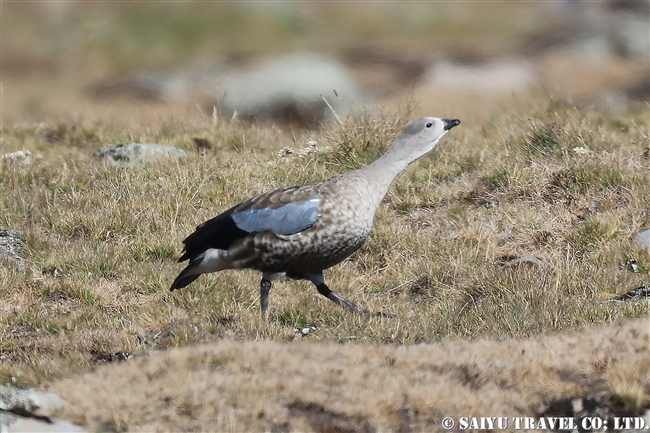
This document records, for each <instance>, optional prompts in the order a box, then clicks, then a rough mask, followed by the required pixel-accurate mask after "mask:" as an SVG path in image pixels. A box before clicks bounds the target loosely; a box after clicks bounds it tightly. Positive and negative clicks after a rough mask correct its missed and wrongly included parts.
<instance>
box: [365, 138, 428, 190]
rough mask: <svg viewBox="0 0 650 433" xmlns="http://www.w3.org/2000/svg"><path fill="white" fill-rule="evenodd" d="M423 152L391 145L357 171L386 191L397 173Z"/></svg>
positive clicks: (375, 185) (374, 185) (376, 186)
mask: <svg viewBox="0 0 650 433" xmlns="http://www.w3.org/2000/svg"><path fill="white" fill-rule="evenodd" d="M424 153H426V152H423V153H422V154H419V153H413V151H412V150H410V149H407V148H404V147H399V146H393V147H391V148H390V149H388V151H387V152H386V153H385V154H384V155H383V156H381V157H380V158H379V159H377V160H376V161H374V162H373V163H371V164H369V165H368V166H366V167H364V168H361V169H359V172H360V173H363V176H365V177H366V178H367V179H368V181H369V182H371V183H372V185H373V187H375V188H379V189H381V190H382V191H383V192H384V193H386V191H388V188H389V187H390V184H391V183H392V182H393V180H395V178H396V177H397V175H398V174H400V173H401V172H402V171H403V170H404V169H405V168H406V167H408V166H409V165H410V164H411V163H412V162H413V161H415V160H417V159H418V158H420V157H421V156H422V155H423V154H424Z"/></svg>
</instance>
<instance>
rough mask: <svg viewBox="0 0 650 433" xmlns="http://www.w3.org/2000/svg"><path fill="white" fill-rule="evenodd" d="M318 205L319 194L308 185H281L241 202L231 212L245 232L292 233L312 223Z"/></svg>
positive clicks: (316, 216)
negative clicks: (280, 187)
mask: <svg viewBox="0 0 650 433" xmlns="http://www.w3.org/2000/svg"><path fill="white" fill-rule="evenodd" d="M319 204H320V197H318V196H317V195H315V194H314V193H313V190H312V188H304V187H303V188H301V187H289V188H283V189H279V190H277V191H273V192H270V193H267V194H262V195H259V196H257V197H255V198H253V199H251V200H248V201H247V202H245V203H242V204H241V205H239V206H238V207H237V208H236V209H235V211H234V212H233V213H232V219H233V220H234V221H235V224H236V225H237V227H239V228H240V229H242V230H245V231H247V232H249V233H252V232H264V231H270V232H273V233H275V234H278V235H293V234H296V233H300V232H301V231H303V230H305V229H307V228H309V227H311V226H312V225H314V223H315V222H316V220H317V219H318V205H319Z"/></svg>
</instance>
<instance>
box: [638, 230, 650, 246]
mask: <svg viewBox="0 0 650 433" xmlns="http://www.w3.org/2000/svg"><path fill="white" fill-rule="evenodd" d="M636 242H637V244H639V246H640V247H641V248H645V249H646V250H650V229H647V230H644V231H642V232H641V233H639V234H638V235H637V237H636Z"/></svg>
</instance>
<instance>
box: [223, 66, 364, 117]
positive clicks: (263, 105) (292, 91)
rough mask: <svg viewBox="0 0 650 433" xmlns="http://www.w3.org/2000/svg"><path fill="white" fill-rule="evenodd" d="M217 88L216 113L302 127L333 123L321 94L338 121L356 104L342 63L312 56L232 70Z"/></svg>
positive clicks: (357, 99)
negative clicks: (244, 69)
mask: <svg viewBox="0 0 650 433" xmlns="http://www.w3.org/2000/svg"><path fill="white" fill-rule="evenodd" d="M218 89H219V94H218V95H217V97H218V101H217V103H218V106H219V109H220V110H221V111H222V112H226V113H229V114H231V115H234V113H237V116H241V117H244V118H247V119H257V120H262V121H272V122H279V123H292V124H295V125H297V126H307V127H315V126H318V124H319V123H321V122H327V121H330V120H333V119H334V116H333V114H332V113H331V110H330V109H329V108H328V107H327V104H326V103H325V101H323V98H322V96H324V97H325V98H326V99H327V101H328V102H329V104H330V105H331V106H332V108H333V109H334V111H335V112H336V113H337V114H338V115H339V116H341V117H342V116H344V115H345V114H346V113H347V112H348V111H349V109H350V107H351V105H353V104H354V103H358V102H360V101H361V100H362V95H361V91H360V90H359V88H358V86H357V84H356V82H355V81H354V80H353V79H352V77H351V76H350V74H349V73H348V71H347V69H346V68H345V66H344V65H342V64H341V63H339V62H337V61H334V60H332V59H328V58H325V57H322V56H318V55H314V54H294V55H289V56H284V57H280V58H278V59H274V60H271V61H269V62H267V63H264V64H262V65H260V66H259V67H257V68H254V69H250V70H246V71H242V70H236V71H232V72H230V73H227V74H225V75H224V77H222V79H221V80H220V85H219V86H218ZM321 95H322V96H321Z"/></svg>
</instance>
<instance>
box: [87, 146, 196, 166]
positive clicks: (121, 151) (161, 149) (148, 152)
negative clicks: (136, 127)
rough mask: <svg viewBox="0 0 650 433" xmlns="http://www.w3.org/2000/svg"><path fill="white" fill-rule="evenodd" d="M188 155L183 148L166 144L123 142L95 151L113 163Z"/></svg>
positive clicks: (97, 154)
mask: <svg viewBox="0 0 650 433" xmlns="http://www.w3.org/2000/svg"><path fill="white" fill-rule="evenodd" d="M187 155H188V152H186V151H185V150H183V149H180V148H178V147H175V146H168V145H166V144H153V143H122V144H113V145H110V146H104V147H102V148H101V149H99V150H98V151H97V152H95V156H96V157H98V158H104V159H106V160H107V161H109V162H110V163H112V164H125V163H126V164H129V163H139V162H151V161H154V160H156V159H161V158H180V157H185V156H187Z"/></svg>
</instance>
